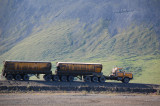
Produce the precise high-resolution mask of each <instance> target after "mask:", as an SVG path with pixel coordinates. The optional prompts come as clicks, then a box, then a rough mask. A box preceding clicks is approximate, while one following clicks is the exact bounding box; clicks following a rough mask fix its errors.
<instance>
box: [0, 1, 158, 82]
mask: <svg viewBox="0 0 160 106" xmlns="http://www.w3.org/2000/svg"><path fill="white" fill-rule="evenodd" d="M158 4H160V1H159V0H152V1H150V0H141V1H139V0H134V1H130V0H121V2H119V0H112V1H110V0H101V1H99V0H94V1H93V0H87V1H86V0H77V1H75V0H68V1H64V0H46V1H43V0H27V1H26V0H21V1H19V0H1V1H0V62H2V61H3V60H7V59H9V60H32V61H33V60H35V61H53V64H55V63H54V62H56V61H80V62H82V61H83V62H101V63H103V64H104V73H106V74H109V72H110V71H109V70H111V68H112V67H113V66H115V65H118V66H123V67H126V70H128V71H132V72H133V73H134V74H135V76H136V77H135V81H136V82H147V83H148V82H151V83H154V79H153V78H154V77H155V76H152V78H151V80H150V81H140V79H141V78H144V79H145V78H146V79H147V77H148V76H147V75H149V73H150V71H151V70H152V69H154V71H155V73H160V72H159V71H158V67H159V65H158V62H157V61H159V59H160V58H159V55H160V36H159V34H160V31H159V28H160V24H159V23H160V13H159V10H160V7H159V5H158ZM148 58H149V59H148ZM145 61H146V63H144V62H145ZM142 63H144V64H142ZM148 66H150V67H148ZM155 67H156V68H155ZM53 70H54V69H53ZM146 73H147V75H145V74H146ZM156 75H157V74H156ZM148 79H149V78H148ZM156 79H157V80H159V79H158V77H157V76H156ZM156 83H157V82H156Z"/></svg>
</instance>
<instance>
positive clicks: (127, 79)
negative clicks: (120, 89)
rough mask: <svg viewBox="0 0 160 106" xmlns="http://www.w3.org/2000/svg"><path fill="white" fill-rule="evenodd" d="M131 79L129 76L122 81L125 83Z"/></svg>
mask: <svg viewBox="0 0 160 106" xmlns="http://www.w3.org/2000/svg"><path fill="white" fill-rule="evenodd" d="M129 80H130V79H129V78H124V79H123V81H122V82H123V83H129Z"/></svg>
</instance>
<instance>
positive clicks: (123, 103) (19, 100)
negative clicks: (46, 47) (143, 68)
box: [0, 93, 160, 106]
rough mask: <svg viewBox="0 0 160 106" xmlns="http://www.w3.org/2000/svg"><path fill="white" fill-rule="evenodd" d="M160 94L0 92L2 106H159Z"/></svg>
mask: <svg viewBox="0 0 160 106" xmlns="http://www.w3.org/2000/svg"><path fill="white" fill-rule="evenodd" d="M159 104H160V96H155V95H154V96H151V95H129V94H127V95H124V94H85V93H59V94H56V93H24V94H23V93H14V94H13V93H9V94H0V106H11V105H12V106H13V105H16V106H29V105H38V106H50V105H52V106H142V105H143V106H159Z"/></svg>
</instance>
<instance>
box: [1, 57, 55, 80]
mask: <svg viewBox="0 0 160 106" xmlns="http://www.w3.org/2000/svg"><path fill="white" fill-rule="evenodd" d="M51 67H52V64H51V62H40V61H10V60H7V61H4V62H3V69H2V77H5V78H6V79H7V80H12V79H15V80H21V79H23V80H25V81H26V80H29V74H32V75H36V76H39V74H45V79H46V80H47V79H49V77H50V75H51V74H52V71H51Z"/></svg>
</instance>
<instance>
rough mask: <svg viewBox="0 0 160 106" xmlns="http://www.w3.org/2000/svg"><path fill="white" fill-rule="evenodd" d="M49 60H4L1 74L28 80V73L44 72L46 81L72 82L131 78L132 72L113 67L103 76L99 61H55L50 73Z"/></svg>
mask: <svg viewBox="0 0 160 106" xmlns="http://www.w3.org/2000/svg"><path fill="white" fill-rule="evenodd" d="M51 66H52V65H51V62H25V61H5V62H4V67H3V70H2V76H4V77H5V78H6V79H7V80H12V79H15V80H21V79H23V80H29V74H34V75H37V76H38V75H39V74H44V76H43V78H44V80H46V81H50V80H52V81H55V82H56V81H63V82H67V81H69V82H72V81H74V78H75V77H77V78H79V79H80V80H84V81H85V82H105V81H106V80H117V81H122V82H123V83H129V81H130V80H131V79H133V74H132V73H128V72H125V71H123V70H122V68H117V67H116V68H114V69H113V70H112V74H111V75H109V76H105V75H103V73H102V64H100V63H78V62H57V63H56V70H55V73H54V74H52V71H51Z"/></svg>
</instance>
